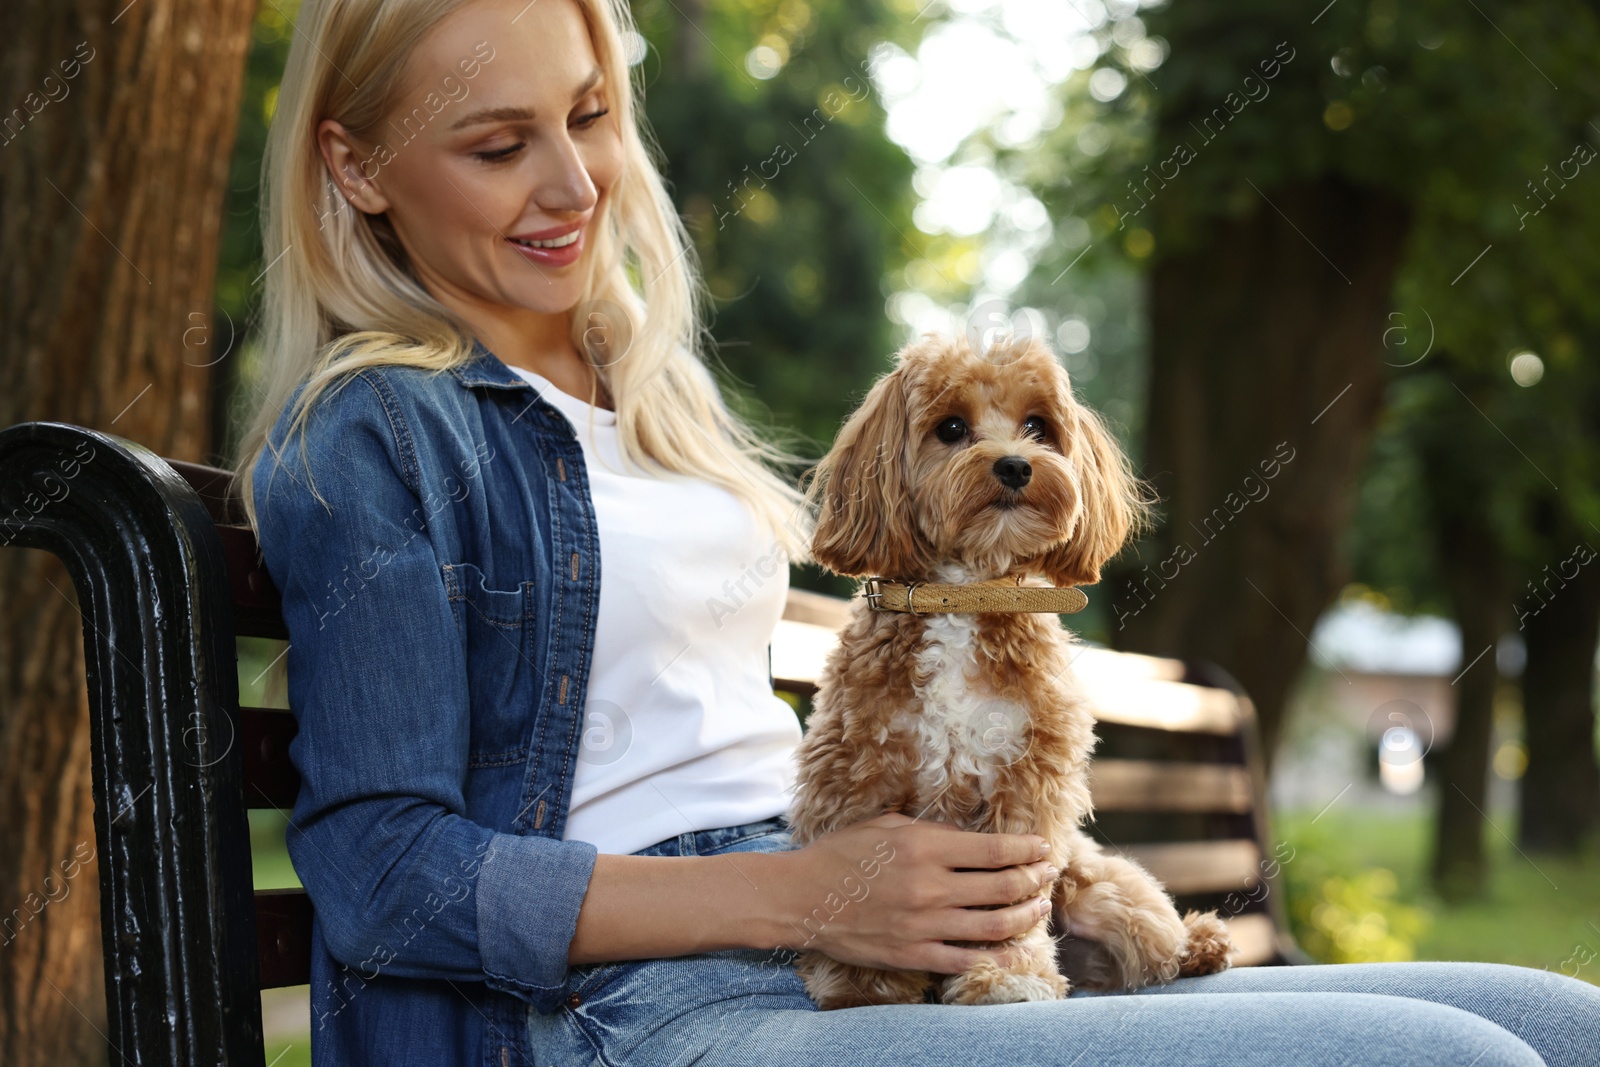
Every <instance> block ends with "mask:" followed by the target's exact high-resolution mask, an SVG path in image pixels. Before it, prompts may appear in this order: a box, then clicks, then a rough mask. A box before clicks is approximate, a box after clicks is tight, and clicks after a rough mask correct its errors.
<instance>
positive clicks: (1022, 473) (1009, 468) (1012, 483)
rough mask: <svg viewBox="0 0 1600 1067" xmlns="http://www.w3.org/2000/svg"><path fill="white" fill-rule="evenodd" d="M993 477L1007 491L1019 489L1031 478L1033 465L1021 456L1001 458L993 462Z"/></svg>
mask: <svg viewBox="0 0 1600 1067" xmlns="http://www.w3.org/2000/svg"><path fill="white" fill-rule="evenodd" d="M994 476H995V477H996V478H999V479H1000V484H1001V485H1003V486H1005V487H1006V488H1007V489H1021V488H1022V487H1023V486H1025V485H1027V484H1028V479H1030V478H1032V477H1033V464H1031V463H1029V462H1028V461H1027V460H1025V459H1023V458H1022V457H1021V456H1001V457H1000V458H999V459H997V460H995V461H994Z"/></svg>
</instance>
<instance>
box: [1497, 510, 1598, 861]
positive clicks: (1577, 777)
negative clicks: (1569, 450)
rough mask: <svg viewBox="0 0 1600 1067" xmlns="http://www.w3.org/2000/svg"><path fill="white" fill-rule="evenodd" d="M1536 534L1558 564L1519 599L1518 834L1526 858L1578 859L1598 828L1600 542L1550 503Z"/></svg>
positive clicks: (1544, 571) (1538, 515) (1538, 520)
mask: <svg viewBox="0 0 1600 1067" xmlns="http://www.w3.org/2000/svg"><path fill="white" fill-rule="evenodd" d="M1534 527H1535V529H1536V530H1537V531H1538V532H1539V534H1540V535H1541V538H1540V539H1541V543H1542V544H1544V545H1545V546H1546V548H1547V549H1548V550H1549V551H1550V552H1552V553H1553V555H1552V559H1553V560H1554V562H1552V563H1551V564H1549V565H1548V566H1546V567H1544V568H1542V569H1541V570H1540V572H1539V573H1538V574H1537V575H1535V576H1534V577H1533V579H1532V590H1531V591H1530V590H1529V589H1528V588H1524V589H1523V590H1521V591H1520V596H1519V597H1518V605H1519V608H1520V609H1521V612H1522V613H1523V614H1522V620H1521V621H1522V624H1523V626H1524V629H1523V635H1524V638H1525V640H1526V641H1527V646H1528V661H1527V664H1526V665H1525V666H1524V667H1523V671H1522V724H1523V739H1524V743H1525V744H1526V745H1527V747H1528V767H1527V770H1526V772H1525V773H1524V774H1523V776H1522V783H1521V785H1522V810H1521V814H1520V817H1519V820H1518V828H1517V837H1518V841H1519V842H1520V844H1521V845H1522V847H1523V848H1525V849H1527V850H1529V851H1534V850H1539V851H1544V852H1556V853H1567V854H1574V853H1576V852H1578V850H1579V849H1580V847H1581V846H1582V844H1583V842H1584V840H1585V838H1586V837H1587V836H1588V835H1589V834H1590V833H1591V832H1593V830H1594V828H1595V826H1596V824H1597V823H1600V766H1597V764H1596V757H1595V711H1594V699H1595V692H1594V661H1595V645H1596V642H1597V641H1600V559H1596V558H1595V551H1596V548H1597V547H1600V539H1597V538H1595V537H1594V536H1593V535H1590V536H1584V532H1583V531H1582V529H1581V528H1579V527H1577V526H1575V525H1574V524H1572V523H1571V522H1570V521H1565V516H1564V513H1563V510H1562V508H1561V505H1560V503H1559V502H1558V501H1555V500H1552V499H1549V498H1545V499H1543V500H1541V501H1540V502H1539V504H1538V506H1537V507H1536V508H1535V516H1534ZM1585 560H1587V562H1584V561H1585Z"/></svg>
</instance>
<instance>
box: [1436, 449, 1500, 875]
mask: <svg viewBox="0 0 1600 1067" xmlns="http://www.w3.org/2000/svg"><path fill="white" fill-rule="evenodd" d="M1452 464H1453V466H1452ZM1468 468H1469V465H1464V464H1462V463H1461V462H1460V457H1459V456H1456V455H1452V454H1450V453H1449V452H1445V453H1444V454H1438V453H1431V454H1427V455H1426V456H1425V459H1424V471H1425V474H1424V478H1425V479H1426V480H1427V481H1428V482H1430V483H1433V484H1437V481H1436V479H1437V480H1443V479H1447V478H1451V477H1452V475H1456V476H1458V477H1457V478H1456V479H1455V480H1459V476H1462V475H1465V476H1466V477H1469V478H1470V477H1471V476H1472V475H1471V474H1470V473H1469V469H1468ZM1452 497H1453V499H1454V500H1456V501H1458V502H1460V504H1461V505H1462V506H1459V507H1455V508H1450V509H1444V508H1439V509H1437V510H1436V511H1435V514H1434V530H1433V534H1434V538H1433V540H1434V547H1435V551H1436V552H1437V553H1438V557H1439V563H1440V571H1441V573H1442V574H1443V576H1444V581H1445V585H1446V587H1447V588H1448V590H1449V595H1450V601H1451V606H1452V608H1453V610H1454V613H1455V618H1456V624H1457V625H1458V626H1460V628H1461V674H1460V675H1459V676H1458V677H1457V678H1456V679H1455V681H1454V684H1453V688H1454V690H1455V700H1456V708H1455V716H1456V719H1455V729H1454V731H1453V733H1452V734H1451V737H1450V741H1449V743H1448V744H1447V745H1445V746H1444V747H1443V748H1442V749H1440V751H1439V754H1438V757H1437V759H1436V761H1435V766H1436V767H1437V768H1438V770H1439V783H1438V790H1439V801H1438V805H1439V807H1438V819H1437V820H1436V821H1435V823H1434V841H1433V859H1432V863H1431V867H1430V872H1431V877H1432V879H1433V884H1434V888H1435V889H1436V890H1438V892H1439V895H1440V896H1441V897H1443V898H1444V899H1446V900H1454V901H1460V900H1466V899H1469V898H1471V897H1475V896H1478V895H1480V894H1481V893H1482V892H1483V890H1484V887H1485V879H1486V877H1487V874H1488V868H1487V864H1486V860H1485V856H1484V850H1483V833H1484V820H1485V819H1486V818H1487V813H1488V809H1489V799H1488V787H1489V759H1490V755H1489V745H1490V743H1491V740H1492V738H1493V734H1494V698H1495V691H1496V689H1497V688H1498V686H1499V681H1500V673H1499V670H1498V666H1497V663H1496V657H1495V654H1494V651H1493V650H1492V646H1493V645H1494V644H1495V643H1496V642H1498V641H1499V639H1500V635H1501V634H1503V633H1504V632H1505V630H1506V624H1507V622H1508V620H1509V617H1510V607H1509V605H1510V602H1511V578H1510V575H1509V574H1508V572H1507V568H1506V561H1505V555H1504V553H1503V552H1502V550H1501V548H1500V545H1499V543H1498V540H1497V539H1496V537H1495V535H1494V532H1493V530H1491V529H1490V528H1489V523H1488V520H1487V516H1486V515H1485V514H1484V508H1483V502H1484V500H1485V495H1484V494H1478V495H1475V496H1469V495H1466V494H1461V493H1456V494H1453V495H1452ZM1475 660H1476V662H1474V661H1475Z"/></svg>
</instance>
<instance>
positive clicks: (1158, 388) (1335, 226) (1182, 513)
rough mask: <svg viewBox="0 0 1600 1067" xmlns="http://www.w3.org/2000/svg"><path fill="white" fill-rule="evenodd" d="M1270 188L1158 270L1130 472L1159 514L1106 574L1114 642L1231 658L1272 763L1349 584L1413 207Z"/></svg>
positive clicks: (1351, 192)
mask: <svg viewBox="0 0 1600 1067" xmlns="http://www.w3.org/2000/svg"><path fill="white" fill-rule="evenodd" d="M1265 192H1266V195H1267V196H1270V197H1271V202H1270V203H1268V202H1267V200H1266V197H1265V196H1260V195H1257V194H1252V195H1253V196H1255V197H1256V205H1255V208H1254V210H1252V211H1251V212H1250V213H1249V214H1247V215H1245V216H1243V217H1231V218H1223V219H1219V220H1216V221H1215V222H1213V223H1211V224H1210V228H1209V229H1208V230H1207V232H1206V233H1205V235H1204V240H1203V241H1200V242H1198V243H1197V244H1196V245H1194V246H1191V247H1192V250H1184V251H1179V252H1175V253H1172V254H1168V255H1166V256H1164V257H1163V258H1162V259H1161V260H1160V261H1159V262H1158V263H1157V265H1156V267H1155V268H1154V272H1153V274H1152V278H1151V285H1150V300H1151V308H1150V321H1151V329H1152V336H1151V367H1150V372H1151V377H1150V382H1151V384H1150V401H1149V414H1148V417H1147V430H1146V434H1145V445H1144V450H1143V468H1144V473H1145V476H1146V477H1147V478H1148V479H1150V480H1151V481H1152V482H1153V483H1154V485H1155V486H1156V489H1157V491H1158V492H1159V493H1160V495H1161V498H1162V501H1163V503H1162V510H1163V512H1164V519H1163V522H1162V525H1161V527H1160V529H1159V530H1158V531H1157V532H1156V533H1155V534H1154V535H1153V536H1152V537H1150V538H1149V539H1148V540H1147V541H1146V542H1145V543H1144V544H1142V545H1141V546H1140V552H1139V558H1138V559H1136V560H1130V562H1126V563H1122V564H1121V565H1119V566H1118V567H1117V568H1116V569H1114V570H1113V571H1112V577H1111V581H1112V589H1113V594H1114V597H1113V602H1112V611H1113V617H1114V620H1115V621H1114V623H1113V627H1112V629H1113V642H1114V643H1115V644H1116V645H1117V646H1118V647H1119V648H1125V649H1129V650H1134V651H1140V652H1150V653H1155V654H1158V655H1172V656H1180V657H1184V658H1204V659H1209V660H1212V661H1214V662H1216V663H1217V664H1219V665H1221V666H1222V667H1224V668H1225V669H1227V670H1228V671H1229V672H1230V673H1232V674H1233V675H1234V677H1235V678H1237V679H1238V680H1239V682H1240V683H1241V684H1242V685H1243V686H1244V687H1245V689H1246V690H1247V691H1248V692H1249V693H1250V695H1251V697H1252V699H1253V700H1254V701H1255V703H1256V707H1257V709H1258V712H1259V714H1260V721H1261V730H1262V736H1263V742H1264V744H1263V750H1264V753H1265V755H1266V757H1267V759H1268V760H1269V761H1270V759H1271V757H1272V753H1273V751H1274V749H1275V748H1276V746H1277V742H1278V739H1279V736H1280V734H1281V726H1282V721H1283V708H1284V702H1285V699H1286V697H1287V696H1288V693H1289V690H1290V687H1291V685H1292V684H1293V682H1294V679H1295V676H1296V674H1297V673H1298V671H1299V670H1300V667H1301V665H1302V663H1303V662H1304V660H1305V657H1306V654H1307V650H1306V645H1307V641H1308V635H1309V634H1310V632H1311V628H1312V625H1313V624H1314V623H1315V621H1316V619H1317V616H1318V615H1319V614H1321V612H1322V611H1323V609H1324V608H1325V607H1326V606H1327V605H1328V603H1329V602H1330V601H1331V600H1332V598H1333V597H1334V596H1335V594H1337V593H1338V591H1339V590H1340V589H1341V588H1342V587H1343V585H1344V583H1345V581H1346V578H1347V567H1346V564H1345V561H1344V560H1343V559H1342V557H1341V556H1340V553H1339V551H1338V539H1339V536H1340V534H1341V533H1342V532H1343V530H1344V529H1345V526H1346V525H1347V523H1348V521H1349V517H1350V512H1351V509H1352V505H1353V493H1354V485H1355V481H1356V478H1357V476H1358V474H1359V471H1360V469H1361V464H1362V461H1363V458H1364V455H1365V452H1366V447H1367V444H1368V442H1369V440H1370V437H1371V434H1372V430H1373V428H1374V425H1375V423H1376V420H1377V417H1378V413H1379V410H1380V407H1381V403H1382V396H1383V390H1384V384H1385V381H1386V377H1385V368H1384V365H1383V361H1382V358H1381V354H1382V336H1383V331H1384V329H1385V326H1386V325H1387V324H1386V321H1385V313H1386V312H1387V311H1388V308H1389V293H1390V287H1391V285H1392V283H1393V280H1394V276H1395V271H1396V269H1397V267H1398V264H1399V258H1400V250H1401V245H1402V243H1403V241H1404V237H1405V233H1406V229H1407V213H1406V210H1405V208H1404V206H1403V205H1402V204H1400V203H1399V202H1398V201H1395V200H1393V199H1392V198H1390V197H1388V196H1386V195H1384V194H1382V193H1379V192H1376V191H1373V190H1369V189H1363V188H1358V187H1355V186H1351V185H1349V184H1346V183H1343V182H1341V181H1338V180H1335V179H1331V178H1330V179H1325V180H1323V181H1320V182H1318V183H1316V184H1312V185H1304V186H1298V187H1291V188H1284V189H1279V188H1273V189H1269V190H1266V191H1265ZM1280 212H1281V214H1280ZM1291 220H1292V221H1291ZM1156 238H1157V243H1158V247H1160V246H1161V245H1162V243H1163V241H1164V236H1163V233H1162V232H1160V226H1159V215H1158V232H1157V233H1156ZM1274 464H1276V465H1275V466H1274ZM1269 472H1270V474H1271V477H1269V476H1268V474H1269Z"/></svg>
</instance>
